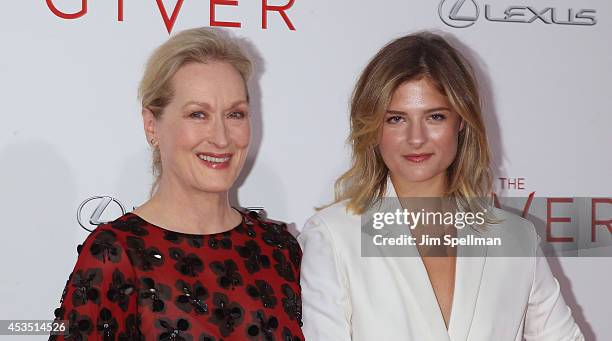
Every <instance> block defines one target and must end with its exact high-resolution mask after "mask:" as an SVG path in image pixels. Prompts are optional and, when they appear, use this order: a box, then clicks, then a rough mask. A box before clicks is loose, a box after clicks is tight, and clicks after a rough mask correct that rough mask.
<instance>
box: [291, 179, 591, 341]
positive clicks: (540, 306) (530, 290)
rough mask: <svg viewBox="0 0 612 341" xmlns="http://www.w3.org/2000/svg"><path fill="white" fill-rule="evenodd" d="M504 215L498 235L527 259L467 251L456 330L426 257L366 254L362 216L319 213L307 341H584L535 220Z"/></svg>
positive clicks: (307, 263)
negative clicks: (438, 295)
mask: <svg viewBox="0 0 612 341" xmlns="http://www.w3.org/2000/svg"><path fill="white" fill-rule="evenodd" d="M387 188H389V190H388V192H387V196H389V197H391V196H396V195H395V191H394V190H393V185H392V184H391V183H389V185H388V186H387ZM495 214H496V216H497V217H501V218H502V219H504V222H503V223H501V224H497V225H495V227H494V228H492V229H491V231H490V233H492V234H496V235H498V236H500V237H502V238H503V239H502V240H503V242H504V243H514V244H512V245H506V246H507V247H508V246H509V247H517V248H523V249H524V251H522V252H525V255H526V256H525V257H493V255H492V254H490V253H487V248H486V247H485V248H481V249H479V250H481V251H474V252H481V254H477V255H472V256H476V257H463V256H462V252H463V251H462V248H461V247H459V249H458V257H457V259H456V260H457V261H456V271H455V273H456V275H455V276H456V277H455V288H454V295H453V303H452V311H451V317H450V321H449V328H448V330H447V329H446V326H445V324H444V320H443V317H442V313H441V312H440V309H439V306H438V303H437V300H436V297H435V294H434V291H433V289H432V287H431V284H430V282H429V277H428V275H427V271H426V269H425V266H424V265H423V262H422V260H421V258H420V257H418V256H416V257H361V225H360V216H358V215H353V214H349V213H347V211H346V206H345V204H344V203H339V204H335V205H332V206H330V207H328V208H325V209H323V210H322V211H319V212H318V213H317V214H315V215H314V216H313V217H312V218H310V219H309V220H308V221H307V222H306V225H305V226H304V229H303V231H302V233H301V234H300V235H299V236H298V241H299V242H300V245H301V246H302V250H303V257H302V264H301V287H302V306H303V322H304V325H303V327H302V329H303V331H304V336H305V337H306V341H349V340H351V341H396V340H397V341H411V340H415V341H416V340H418V341H450V340H452V341H459V340H462V341H463V340H469V341H511V340H514V341H521V340H523V339H525V340H527V341H532V340H538V341H562V340H584V336H583V335H582V333H581V332H580V329H579V328H578V326H577V325H576V323H575V322H574V319H573V317H572V315H571V311H570V309H569V307H568V306H567V305H566V304H565V302H564V300H563V297H562V296H561V292H560V290H559V283H558V282H557V280H556V279H555V278H554V277H553V275H552V273H551V271H550V268H549V267H548V263H547V261H546V258H545V257H540V256H538V257H536V256H535V255H536V253H537V252H541V251H540V248H539V246H538V243H539V239H538V237H537V234H536V233H535V229H534V227H533V224H532V223H531V222H529V221H528V220H526V219H523V218H521V217H519V216H516V215H514V214H510V213H508V212H505V211H502V210H496V211H495ZM509 227H512V228H509ZM413 248H414V247H413ZM414 250H415V252H416V248H414ZM522 254H523V253H521V255H522ZM417 255H418V253H417Z"/></svg>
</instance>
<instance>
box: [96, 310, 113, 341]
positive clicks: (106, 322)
mask: <svg viewBox="0 0 612 341" xmlns="http://www.w3.org/2000/svg"><path fill="white" fill-rule="evenodd" d="M117 328H118V324H117V320H116V319H115V318H114V317H113V315H112V313H111V311H110V310H108V309H106V308H102V310H100V314H99V315H98V324H97V325H96V329H97V330H98V333H99V334H100V335H102V337H103V340H104V341H114V340H115V333H117Z"/></svg>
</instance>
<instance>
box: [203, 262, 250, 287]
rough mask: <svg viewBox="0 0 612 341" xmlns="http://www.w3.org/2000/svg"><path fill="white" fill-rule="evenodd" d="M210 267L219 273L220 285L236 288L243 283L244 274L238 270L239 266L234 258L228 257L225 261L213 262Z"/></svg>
mask: <svg viewBox="0 0 612 341" xmlns="http://www.w3.org/2000/svg"><path fill="white" fill-rule="evenodd" d="M210 268H211V269H212V271H213V272H214V273H215V275H217V284H219V286H220V287H222V288H224V289H229V288H231V289H235V287H237V286H240V285H242V276H241V275H240V273H239V272H237V271H236V270H237V269H238V266H237V265H236V263H235V262H234V261H233V260H231V259H227V260H225V261H224V262H223V263H221V262H219V261H216V262H212V263H210Z"/></svg>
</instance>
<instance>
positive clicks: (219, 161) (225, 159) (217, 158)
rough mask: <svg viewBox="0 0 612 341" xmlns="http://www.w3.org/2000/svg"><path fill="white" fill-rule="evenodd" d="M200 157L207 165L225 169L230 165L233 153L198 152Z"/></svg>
mask: <svg viewBox="0 0 612 341" xmlns="http://www.w3.org/2000/svg"><path fill="white" fill-rule="evenodd" d="M197 156H198V158H199V159H200V160H201V161H202V163H204V165H205V166H207V167H209V168H212V169H225V168H227V167H229V164H230V160H231V159H232V154H230V153H225V154H216V153H198V154H197Z"/></svg>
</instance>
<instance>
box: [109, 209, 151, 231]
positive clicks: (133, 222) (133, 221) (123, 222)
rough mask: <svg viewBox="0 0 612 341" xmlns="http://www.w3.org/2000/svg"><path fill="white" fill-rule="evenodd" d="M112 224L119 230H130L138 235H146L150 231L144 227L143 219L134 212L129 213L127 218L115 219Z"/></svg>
mask: <svg viewBox="0 0 612 341" xmlns="http://www.w3.org/2000/svg"><path fill="white" fill-rule="evenodd" d="M111 226H112V227H113V228H115V229H117V230H119V231H123V232H129V233H131V234H133V235H135V236H138V237H144V236H146V235H148V234H149V231H147V230H146V229H145V228H143V227H142V219H141V218H140V217H138V216H136V215H133V214H128V215H127V216H126V218H125V219H118V220H115V221H113V222H112V223H111Z"/></svg>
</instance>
